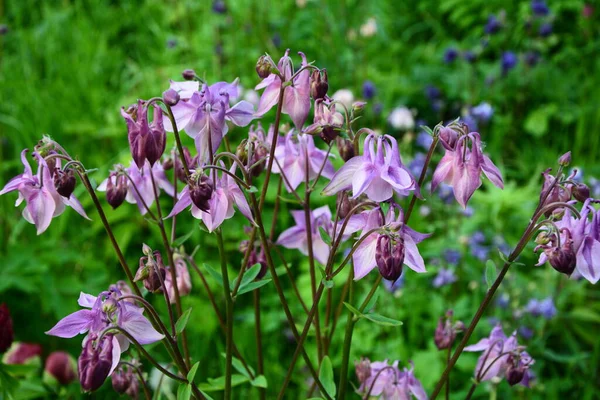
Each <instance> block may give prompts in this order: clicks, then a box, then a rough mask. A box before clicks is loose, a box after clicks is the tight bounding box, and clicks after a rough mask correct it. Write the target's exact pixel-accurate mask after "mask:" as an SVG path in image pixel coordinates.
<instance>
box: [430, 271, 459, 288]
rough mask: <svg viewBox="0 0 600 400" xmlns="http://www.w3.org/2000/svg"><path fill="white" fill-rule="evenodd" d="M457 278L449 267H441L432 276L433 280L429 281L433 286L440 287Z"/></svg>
mask: <svg viewBox="0 0 600 400" xmlns="http://www.w3.org/2000/svg"><path fill="white" fill-rule="evenodd" d="M457 279H458V278H457V277H456V275H455V274H454V271H453V270H452V269H450V268H441V269H440V270H439V271H438V274H437V275H436V276H435V278H433V282H432V283H431V284H432V285H433V287H435V288H440V287H442V286H445V285H450V284H452V283H454V282H456V280H457Z"/></svg>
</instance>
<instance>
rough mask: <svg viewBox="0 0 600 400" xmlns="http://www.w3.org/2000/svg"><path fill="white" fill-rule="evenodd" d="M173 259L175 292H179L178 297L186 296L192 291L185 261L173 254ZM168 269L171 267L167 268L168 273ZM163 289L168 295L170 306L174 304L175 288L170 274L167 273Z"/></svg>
mask: <svg viewBox="0 0 600 400" xmlns="http://www.w3.org/2000/svg"><path fill="white" fill-rule="evenodd" d="M173 258H174V262H175V275H176V278H177V290H178V291H179V296H187V295H188V294H190V292H191V291H192V278H191V276H190V271H189V270H188V266H187V263H186V262H185V259H184V258H183V257H182V256H181V255H179V254H174V255H173ZM170 268H171V267H167V271H169V270H170ZM165 287H166V288H167V293H168V294H169V301H170V302H171V304H175V302H176V299H175V287H174V285H173V280H172V277H171V273H170V272H167V276H166V278H165Z"/></svg>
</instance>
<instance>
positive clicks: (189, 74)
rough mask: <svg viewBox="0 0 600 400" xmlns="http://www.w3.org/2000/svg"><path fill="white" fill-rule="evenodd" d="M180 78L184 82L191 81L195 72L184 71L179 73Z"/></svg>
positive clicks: (194, 76)
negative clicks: (181, 77)
mask: <svg viewBox="0 0 600 400" xmlns="http://www.w3.org/2000/svg"><path fill="white" fill-rule="evenodd" d="M181 76H183V79H185V80H186V81H193V80H194V79H196V71H194V70H193V69H186V70H184V71H183V72H182V73H181Z"/></svg>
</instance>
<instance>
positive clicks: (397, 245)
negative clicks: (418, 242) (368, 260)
mask: <svg viewBox="0 0 600 400" xmlns="http://www.w3.org/2000/svg"><path fill="white" fill-rule="evenodd" d="M404 251H405V249H404V239H403V238H402V237H401V236H399V237H397V238H394V237H390V236H389V235H387V234H384V235H379V237H378V238H377V251H376V252H375V262H376V263H377V268H379V273H380V274H381V276H382V277H383V278H384V279H387V280H388V281H391V282H395V281H396V280H397V279H398V278H400V275H402V265H403V264H404Z"/></svg>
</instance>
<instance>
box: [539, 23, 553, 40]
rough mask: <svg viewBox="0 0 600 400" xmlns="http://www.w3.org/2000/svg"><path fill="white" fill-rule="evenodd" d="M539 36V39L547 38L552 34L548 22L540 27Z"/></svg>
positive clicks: (550, 25)
mask: <svg viewBox="0 0 600 400" xmlns="http://www.w3.org/2000/svg"><path fill="white" fill-rule="evenodd" d="M539 34H540V36H541V37H548V36H550V35H551V34H552V24H551V23H550V22H544V23H543V24H542V25H540V30H539Z"/></svg>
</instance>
